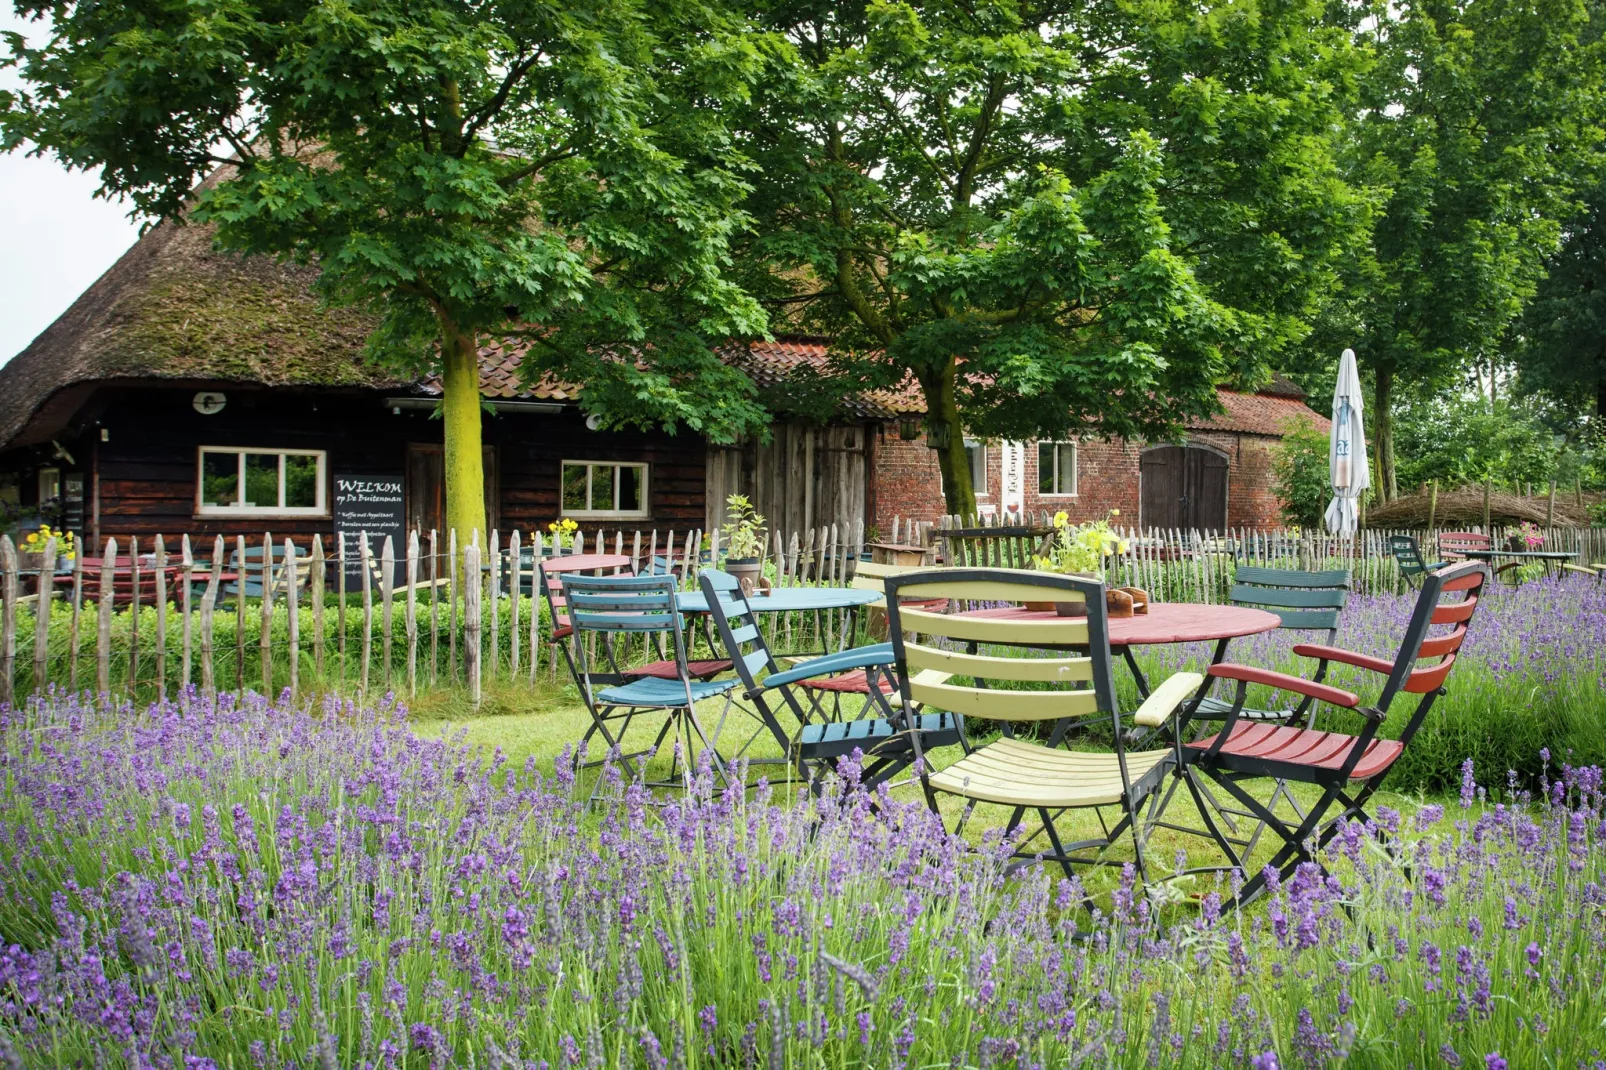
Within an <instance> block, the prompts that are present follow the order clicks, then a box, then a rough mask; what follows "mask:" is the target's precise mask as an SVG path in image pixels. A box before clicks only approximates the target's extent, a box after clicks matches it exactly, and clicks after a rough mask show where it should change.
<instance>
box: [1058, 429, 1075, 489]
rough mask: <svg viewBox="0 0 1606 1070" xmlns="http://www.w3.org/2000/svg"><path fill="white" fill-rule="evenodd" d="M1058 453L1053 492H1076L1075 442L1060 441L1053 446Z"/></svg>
mask: <svg viewBox="0 0 1606 1070" xmlns="http://www.w3.org/2000/svg"><path fill="white" fill-rule="evenodd" d="M1054 451H1055V452H1056V453H1058V454H1059V464H1058V465H1057V466H1056V474H1055V477H1054V487H1055V489H1054V493H1056V494H1075V493H1076V443H1074V442H1061V443H1059V444H1058V445H1056V446H1055V447H1054Z"/></svg>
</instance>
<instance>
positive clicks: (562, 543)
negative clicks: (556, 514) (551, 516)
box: [546, 517, 580, 554]
mask: <svg viewBox="0 0 1606 1070" xmlns="http://www.w3.org/2000/svg"><path fill="white" fill-rule="evenodd" d="M546 529H547V532H548V533H549V534H550V535H551V536H552V552H553V553H558V554H561V553H562V552H563V551H564V550H566V549H568V548H569V547H570V546H572V545H574V533H575V532H577V531H579V530H580V525H579V524H576V523H575V522H574V521H573V520H570V519H569V518H568V517H564V518H563V519H561V520H554V521H552V523H550V524H548V525H547V526H546Z"/></svg>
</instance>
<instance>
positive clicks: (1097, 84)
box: [736, 0, 1366, 512]
mask: <svg viewBox="0 0 1606 1070" xmlns="http://www.w3.org/2000/svg"><path fill="white" fill-rule="evenodd" d="M764 18H765V23H764V25H765V28H766V29H769V30H773V31H774V32H776V33H778V34H780V35H783V36H784V37H785V39H786V40H787V41H788V42H789V43H790V45H791V52H790V58H791V62H790V63H788V64H786V65H784V66H780V67H779V68H778V69H777V71H776V72H775V74H774V76H773V77H771V78H767V79H765V81H764V82H763V83H762V84H761V86H760V87H759V88H758V89H757V90H756V91H755V93H754V96H753V99H752V102H751V104H750V105H749V106H746V107H744V108H742V109H739V110H738V114H739V116H740V117H739V119H737V120H736V121H737V123H738V125H739V127H740V129H741V132H742V140H741V145H742V147H743V148H744V149H745V150H746V151H747V152H748V153H749V155H750V156H751V157H752V158H753V160H754V161H755V163H756V164H757V170H756V171H755V172H754V174H753V177H752V181H753V184H754V187H755V189H754V193H753V195H752V197H751V198H750V200H749V201H748V207H749V209H750V211H751V212H752V214H753V217H754V219H755V222H756V230H755V235H754V237H753V239H752V240H751V241H749V242H747V243H746V244H745V245H744V247H743V250H742V251H743V253H744V254H745V259H743V260H739V261H738V263H739V264H740V265H742V266H743V267H744V268H745V269H746V271H747V274H745V275H744V276H743V277H744V282H745V283H746V286H747V288H748V289H749V291H750V292H754V293H757V294H759V295H760V296H761V297H762V298H763V299H764V300H766V301H767V302H769V304H770V307H771V308H772V309H773V310H775V315H774V317H773V319H774V321H775V322H777V323H778V324H779V323H785V324H787V325H793V326H798V327H803V328H806V329H811V330H819V331H823V332H824V333H827V334H829V335H830V336H832V337H833V338H834V339H836V369H837V371H838V373H839V374H840V375H841V376H842V377H843V380H844V382H845V383H850V384H854V385H867V386H878V387H890V386H899V385H902V384H904V383H906V382H910V381H912V382H914V383H915V384H917V385H918V387H919V389H920V390H921V392H922V393H923V395H924V398H925V403H926V407H927V411H928V441H929V443H930V444H931V445H932V446H933V447H934V448H936V449H937V450H938V457H939V461H940V464H941V467H942V471H943V483H944V491H945V494H946V496H947V499H948V507H949V509H950V511H955V512H968V511H969V510H971V509H972V508H974V495H973V490H972V488H971V486H970V478H969V470H968V467H967V465H966V463H965V455H964V451H963V445H962V435H961V430H969V431H971V432H973V433H975V434H979V435H985V436H1008V437H1013V438H1031V437H1062V436H1064V435H1066V434H1069V433H1073V432H1078V431H1094V432H1097V433H1102V434H1109V435H1127V436H1151V437H1163V436H1166V435H1168V434H1171V433H1173V432H1174V431H1175V430H1176V428H1177V427H1178V425H1179V424H1180V422H1181V421H1182V420H1183V419H1184V418H1185V417H1187V416H1189V415H1191V414H1197V413H1202V412H1207V411H1209V410H1211V409H1212V408H1213V407H1214V406H1215V404H1216V397H1215V387H1216V386H1217V384H1218V383H1220V382H1221V381H1223V380H1224V379H1227V378H1231V377H1243V378H1253V377H1255V376H1256V375H1257V374H1259V372H1260V369H1261V368H1262V366H1263V364H1264V363H1265V362H1266V361H1267V360H1268V359H1271V358H1273V357H1275V356H1276V355H1277V354H1278V353H1280V352H1283V351H1285V350H1287V349H1288V347H1290V346H1291V345H1293V344H1294V343H1295V342H1297V341H1299V340H1300V339H1301V338H1302V337H1303V335H1304V334H1305V331H1306V330H1307V324H1308V321H1309V319H1310V318H1311V317H1312V316H1313V314H1314V313H1315V311H1316V310H1317V307H1318V304H1319V301H1320V298H1321V295H1322V294H1323V293H1324V292H1325V291H1326V290H1327V289H1329V288H1330V286H1331V284H1332V281H1333V276H1332V270H1333V269H1332V262H1333V261H1334V259H1335V258H1336V257H1337V256H1338V255H1339V253H1340V252H1341V251H1342V250H1343V249H1345V247H1346V245H1347V243H1348V242H1349V241H1350V240H1351V239H1352V237H1353V236H1354V235H1355V234H1356V233H1357V231H1358V229H1359V227H1360V223H1361V217H1362V216H1363V215H1364V214H1365V210H1366V206H1365V204H1364V202H1363V201H1361V200H1360V199H1359V198H1357V197H1356V196H1355V195H1353V193H1352V192H1351V191H1350V189H1349V187H1348V186H1347V185H1346V184H1345V183H1344V182H1343V181H1342V180H1341V179H1340V177H1339V176H1338V174H1337V173H1336V170H1335V167H1334V164H1333V158H1332V157H1333V153H1332V146H1331V144H1330V142H1329V139H1330V137H1331V135H1332V132H1333V131H1334V129H1335V128H1336V127H1337V125H1338V123H1339V121H1340V119H1341V117H1342V106H1341V105H1342V102H1343V101H1344V99H1345V98H1346V95H1347V94H1348V93H1349V87H1350V86H1351V84H1352V83H1353V80H1354V78H1355V76H1356V71H1357V64H1358V62H1359V59H1358V57H1357V55H1356V53H1355V52H1354V50H1353V49H1352V48H1351V46H1350V43H1349V40H1348V36H1347V34H1346V33H1345V32H1343V31H1342V30H1338V29H1334V28H1328V27H1325V26H1324V24H1323V8H1322V5H1321V4H1319V3H1313V2H1306V0H1243V2H1238V3H1232V4H1225V5H1219V6H1216V7H1213V8H1208V9H1200V8H1199V7H1198V6H1197V5H1193V4H1184V3H1180V2H1172V0H1145V2H1142V3H1134V4H1116V3H1107V4H1097V5H1080V4H1065V3H1061V2H1058V0H1046V2H1027V3H1019V2H1008V3H1005V2H994V0H988V2H983V3H980V4H973V3H954V2H948V0H933V2H895V0H871V2H869V3H863V2H854V3H837V2H834V0H832V2H827V0H805V2H800V3H788V4H784V5H774V6H772V7H770V8H769V9H768V11H767V13H766V15H765V16H764ZM961 413H962V414H963V415H962V416H961Z"/></svg>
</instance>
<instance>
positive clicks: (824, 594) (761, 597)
mask: <svg viewBox="0 0 1606 1070" xmlns="http://www.w3.org/2000/svg"><path fill="white" fill-rule="evenodd" d="M880 597H881V593H880V592H879V591H867V590H860V589H859V588H857V587H776V588H774V589H773V590H771V591H770V593H769V594H758V595H754V596H752V597H751V598H749V599H748V600H747V604H748V605H749V606H751V607H752V609H753V612H754V613H813V614H814V622H815V628H816V630H818V631H819V633H820V636H821V639H822V642H823V640H824V636H825V629H824V627H823V625H822V623H821V621H822V617H821V614H823V613H825V612H827V611H828V610H833V609H840V610H846V611H847V612H846V613H844V614H843V617H842V634H841V636H840V639H839V641H838V644H837V646H838V649H842V648H843V647H845V646H846V645H847V642H848V638H849V637H850V636H851V635H853V632H854V629H855V628H856V627H857V626H858V622H859V610H860V609H862V608H863V607H865V606H867V605H869V604H870V603H871V602H874V601H877V600H878V599H880ZM675 605H676V607H677V608H678V609H679V610H680V611H681V612H682V613H685V614H688V615H706V614H707V613H708V601H707V599H705V598H704V597H703V595H702V592H701V591H683V592H681V593H680V595H678V596H677V597H676V599H675ZM709 646H710V648H712V646H713V643H712V640H710V642H709ZM820 653H822V654H824V653H829V651H827V650H821V651H820Z"/></svg>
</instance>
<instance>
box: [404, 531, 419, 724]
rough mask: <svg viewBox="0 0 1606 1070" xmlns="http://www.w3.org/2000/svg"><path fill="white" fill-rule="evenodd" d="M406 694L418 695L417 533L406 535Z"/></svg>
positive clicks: (411, 532) (412, 532) (410, 532)
mask: <svg viewBox="0 0 1606 1070" xmlns="http://www.w3.org/2000/svg"><path fill="white" fill-rule="evenodd" d="M406 624H407V693H408V694H409V695H416V694H418V532H417V531H409V532H408V533H407V620H406Z"/></svg>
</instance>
